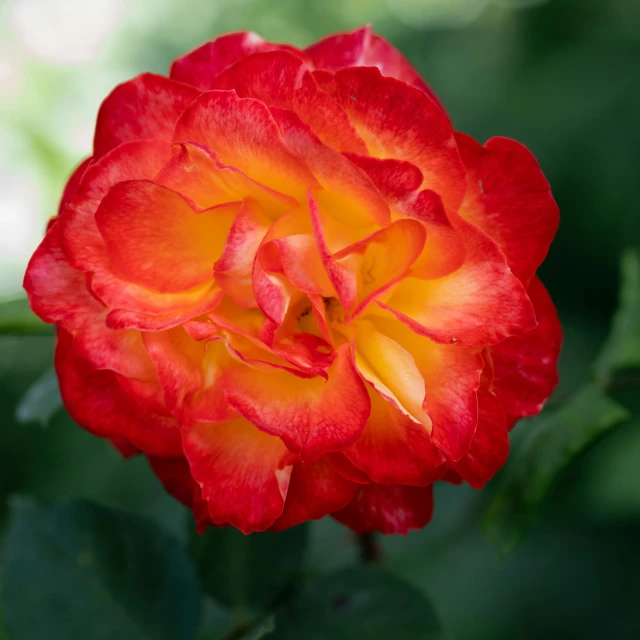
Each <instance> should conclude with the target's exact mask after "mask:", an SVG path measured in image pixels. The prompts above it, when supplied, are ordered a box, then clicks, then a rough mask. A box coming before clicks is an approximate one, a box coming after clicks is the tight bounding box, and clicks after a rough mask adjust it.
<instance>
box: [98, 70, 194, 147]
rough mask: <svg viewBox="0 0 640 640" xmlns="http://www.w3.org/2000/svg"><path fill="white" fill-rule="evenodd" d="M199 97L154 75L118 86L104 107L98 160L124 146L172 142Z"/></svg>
mask: <svg viewBox="0 0 640 640" xmlns="http://www.w3.org/2000/svg"><path fill="white" fill-rule="evenodd" d="M198 95H200V91H199V90H198V89H195V88H194V87H190V86H189V85H186V84H183V83H182V82H176V81H175V80H170V79H169V78H165V77H164V76H159V75H156V74H154V73H143V74H142V75H140V76H138V77H136V78H134V79H133V80H129V81H128V82H124V83H123V84H120V85H118V86H117V87H116V88H115V89H114V90H113V91H112V92H111V93H110V94H109V95H108V96H107V98H105V100H104V102H103V103H102V105H101V106H100V111H99V112H98V121H97V122H96V134H95V138H94V141H93V155H94V157H95V158H99V157H100V156H103V155H104V154H105V153H107V151H109V150H111V149H113V148H114V147H117V146H118V145H119V144H121V143H123V142H131V141H133V140H144V139H155V140H166V141H167V142H169V141H170V140H171V136H172V134H173V128H174V126H175V123H176V121H177V120H178V118H179V117H180V114H181V113H182V112H183V111H184V110H185V109H186V108H187V107H188V106H189V104H191V102H193V100H194V99H195V98H196V97H197V96H198Z"/></svg>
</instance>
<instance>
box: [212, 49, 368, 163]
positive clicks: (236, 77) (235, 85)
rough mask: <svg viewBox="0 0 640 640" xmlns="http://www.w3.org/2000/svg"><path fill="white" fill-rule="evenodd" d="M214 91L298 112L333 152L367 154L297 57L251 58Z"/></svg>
mask: <svg viewBox="0 0 640 640" xmlns="http://www.w3.org/2000/svg"><path fill="white" fill-rule="evenodd" d="M212 88H215V89H233V90H235V92H236V93H237V94H238V95H239V96H240V97H241V98H257V99H258V100H260V101H261V102H264V103H265V104H266V105H268V106H270V107H281V108H284V109H290V110H291V111H295V113H297V114H298V116H300V118H302V120H304V122H306V123H307V124H308V125H309V126H310V127H311V129H312V130H313V132H314V133H315V134H316V135H317V136H318V137H319V138H320V140H322V141H323V142H324V143H325V144H327V145H329V146H331V147H332V148H333V149H336V150H338V151H353V152H356V153H366V151H367V147H366V145H365V144H364V141H363V140H362V138H360V136H359V135H358V134H357V133H356V130H355V129H354V128H353V125H352V124H351V122H350V121H349V118H348V117H347V114H346V113H345V112H344V110H343V109H341V108H340V107H339V106H338V104H337V103H336V101H335V100H333V98H331V97H329V95H328V94H326V93H325V92H324V91H322V89H320V87H319V86H318V83H317V82H316V81H315V79H314V77H313V74H312V73H311V71H310V70H309V69H308V67H307V66H306V65H305V63H304V62H303V61H302V60H301V59H300V58H299V57H298V56H297V55H295V54H291V53H289V52H286V51H271V52H269V53H256V54H254V55H250V56H248V57H246V58H243V59H242V60H239V61H238V62H236V63H235V64H234V65H233V66H231V67H228V68H227V69H226V70H225V71H224V72H222V73H221V74H220V75H219V76H218V78H217V79H216V81H215V86H214V87H212Z"/></svg>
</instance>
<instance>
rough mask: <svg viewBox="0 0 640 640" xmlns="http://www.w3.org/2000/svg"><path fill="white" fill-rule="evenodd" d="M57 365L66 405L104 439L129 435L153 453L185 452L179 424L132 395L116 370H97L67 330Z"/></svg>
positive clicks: (62, 333) (60, 341)
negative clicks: (137, 400)
mask: <svg viewBox="0 0 640 640" xmlns="http://www.w3.org/2000/svg"><path fill="white" fill-rule="evenodd" d="M55 364H56V371H57V373H58V380H59V382H60V394H61V395H62V400H63V402H64V406H65V407H66V409H67V411H68V412H69V413H70V414H71V417H72V418H73V419H74V420H75V421H76V422H77V423H78V424H79V425H80V426H82V427H84V428H85V429H87V431H90V432H91V433H93V434H95V435H97V436H100V437H102V438H126V439H127V440H129V441H131V443H133V444H134V445H135V446H136V447H138V448H139V449H141V450H142V451H144V452H145V453H150V454H152V455H159V456H179V455H182V445H181V441H180V428H179V426H178V423H177V422H176V421H175V420H173V419H172V418H168V417H165V416H162V415H158V414H156V413H153V412H152V411H151V410H149V409H148V408H146V407H145V406H143V405H141V404H139V403H137V402H136V401H135V400H133V399H132V398H131V397H129V396H128V395H127V393H126V392H125V391H124V390H123V388H122V387H121V386H120V385H119V384H118V381H117V378H116V374H115V373H113V372H112V371H97V370H96V369H94V368H93V367H92V366H91V364H90V363H89V362H88V361H87V360H85V359H84V358H82V357H81V356H79V355H78V353H77V352H76V351H75V350H74V348H73V346H72V342H71V335H70V334H69V333H67V332H66V331H64V330H60V331H59V333H58V345H57V347H56V358H55Z"/></svg>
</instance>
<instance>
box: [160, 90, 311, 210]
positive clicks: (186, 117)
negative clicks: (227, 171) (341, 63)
mask: <svg viewBox="0 0 640 640" xmlns="http://www.w3.org/2000/svg"><path fill="white" fill-rule="evenodd" d="M173 139H174V141H175V142H192V143H202V144H205V145H207V146H208V147H210V148H211V149H215V151H216V153H217V154H218V155H219V157H220V159H221V160H222V162H223V163H225V164H227V165H231V166H233V167H236V168H237V169H239V170H240V171H242V172H243V173H245V174H247V175H248V176H250V177H251V178H253V179H254V180H257V181H258V182H260V183H261V184H265V185H269V186H270V187H271V188H273V189H275V190H276V191H279V192H280V193H284V194H286V195H290V196H293V197H295V198H296V199H297V200H298V201H301V199H303V198H304V197H305V195H306V191H307V188H308V187H309V186H314V187H317V186H318V183H317V181H316V179H315V178H314V177H313V175H312V174H311V173H310V172H309V170H308V169H307V167H306V166H305V165H304V164H303V163H302V161H301V160H300V159H299V158H297V157H296V155H295V154H294V153H293V151H291V149H290V148H289V147H288V146H287V144H286V143H285V141H284V140H283V139H282V136H281V134H280V131H279V129H278V125H277V124H276V123H275V121H274V119H273V116H272V115H271V113H270V112H269V109H268V108H267V106H266V105H264V104H263V103H262V102H260V101H258V100H255V99H252V98H239V97H238V96H237V95H236V94H235V93H234V92H233V91H207V92H206V93H203V94H202V95H201V96H200V97H199V98H197V99H196V100H195V101H194V102H193V103H192V104H191V106H190V107H189V108H188V109H187V110H186V111H185V112H184V113H183V115H182V116H181V118H180V120H179V121H178V123H177V125H176V129H175V132H174V136H173Z"/></svg>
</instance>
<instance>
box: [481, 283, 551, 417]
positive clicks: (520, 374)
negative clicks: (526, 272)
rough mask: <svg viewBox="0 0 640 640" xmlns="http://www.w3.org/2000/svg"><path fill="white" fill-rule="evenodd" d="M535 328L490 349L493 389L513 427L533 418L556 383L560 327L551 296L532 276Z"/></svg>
mask: <svg viewBox="0 0 640 640" xmlns="http://www.w3.org/2000/svg"><path fill="white" fill-rule="evenodd" d="M528 294H529V297H530V298H531V301H532V302H533V308H534V309H535V313H536V318H537V320H538V326H537V327H536V328H535V329H532V330H531V331H529V332H527V333H525V334H524V335H522V336H517V337H514V338H508V339H507V340H505V341H504V342H501V343H500V344H497V345H495V346H494V347H492V348H491V357H492V359H493V364H494V367H495V378H494V382H493V389H494V391H495V394H496V397H497V398H498V400H499V401H500V403H501V404H502V406H503V407H504V409H505V411H506V412H507V415H508V416H509V420H510V423H511V424H513V423H514V422H515V420H517V419H518V418H522V417H524V416H535V415H537V414H538V413H540V411H541V410H542V407H543V406H544V403H545V402H546V400H547V399H548V398H549V396H550V395H551V393H552V392H553V390H554V389H555V387H556V386H557V384H558V369H557V365H558V357H559V355H560V348H561V346H562V327H561V326H560V320H559V319H558V314H557V312H556V309H555V307H554V305H553V301H552V300H551V297H550V296H549V294H548V293H547V290H546V289H545V288H544V285H543V284H542V283H541V282H540V280H538V278H537V277H534V278H533V280H531V284H530V285H529V290H528Z"/></svg>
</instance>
